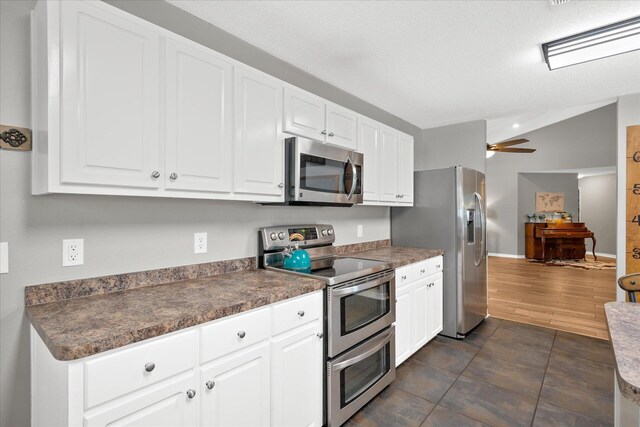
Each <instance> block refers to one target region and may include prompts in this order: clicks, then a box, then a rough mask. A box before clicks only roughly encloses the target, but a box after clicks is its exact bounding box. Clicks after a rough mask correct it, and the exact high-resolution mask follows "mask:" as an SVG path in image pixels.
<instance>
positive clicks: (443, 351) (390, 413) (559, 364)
mask: <svg viewBox="0 0 640 427" xmlns="http://www.w3.org/2000/svg"><path fill="white" fill-rule="evenodd" d="M613 363H614V361H613V352H612V350H611V347H610V345H609V342H608V341H603V340H599V339H595V338H588V337H584V336H580V335H575V334H570V333H566V332H561V331H555V330H553V329H546V328H540V327H537V326H530V325H525V324H522V323H516V322H511V321H508V320H500V319H496V318H488V319H486V320H485V321H484V322H483V323H482V324H481V325H480V326H479V327H478V328H476V329H475V330H474V331H473V332H472V333H471V334H470V335H469V336H468V337H467V338H465V340H464V341H458V340H453V339H449V338H444V337H440V336H438V337H436V338H435V339H433V340H432V341H431V342H430V343H428V344H427V345H426V346H424V347H423V348H422V349H420V350H419V351H418V352H417V353H416V354H414V355H413V356H412V357H411V358H409V359H408V360H407V361H406V362H404V363H403V364H402V365H400V367H399V368H398V371H397V378H396V381H395V382H394V383H393V384H391V385H390V386H389V387H387V388H386V389H385V390H384V391H383V392H382V393H380V394H379V395H378V396H377V397H376V398H375V399H373V400H372V401H371V402H369V404H368V405H366V406H365V407H364V408H362V409H361V410H360V411H359V412H358V413H357V414H355V415H354V416H353V417H352V418H351V419H350V420H349V421H348V422H347V423H346V424H345V425H346V426H349V427H356V426H420V427H425V426H452V427H462V426H535V427H538V426H581V427H582V426H607V425H613V387H614V383H613V376H614V371H613Z"/></svg>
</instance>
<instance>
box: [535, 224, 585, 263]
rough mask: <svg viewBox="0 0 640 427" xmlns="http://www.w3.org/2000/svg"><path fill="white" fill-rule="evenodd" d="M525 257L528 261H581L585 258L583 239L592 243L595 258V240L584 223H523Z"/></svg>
mask: <svg viewBox="0 0 640 427" xmlns="http://www.w3.org/2000/svg"><path fill="white" fill-rule="evenodd" d="M524 226H525V250H524V254H525V257H527V258H529V259H539V260H547V259H581V258H584V257H585V254H586V247H585V244H584V239H591V240H592V241H593V257H594V258H595V259H597V258H596V238H595V236H594V234H593V232H592V231H591V230H589V229H588V228H587V227H586V226H585V225H584V222H564V223H551V222H542V223H535V222H527V223H525V225H524Z"/></svg>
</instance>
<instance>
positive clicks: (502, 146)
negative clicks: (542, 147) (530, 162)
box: [487, 138, 536, 158]
mask: <svg viewBox="0 0 640 427" xmlns="http://www.w3.org/2000/svg"><path fill="white" fill-rule="evenodd" d="M525 142H529V140H528V139H524V138H520V139H512V140H510V141H502V142H497V143H495V144H487V158H489V157H491V156H493V155H494V154H495V153H496V152H500V153H533V152H535V151H536V149H535V148H510V147H512V146H513V145H519V144H524V143H525Z"/></svg>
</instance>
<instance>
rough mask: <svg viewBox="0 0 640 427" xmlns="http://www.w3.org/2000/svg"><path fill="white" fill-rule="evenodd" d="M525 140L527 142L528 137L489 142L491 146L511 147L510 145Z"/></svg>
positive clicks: (521, 142)
mask: <svg viewBox="0 0 640 427" xmlns="http://www.w3.org/2000/svg"><path fill="white" fill-rule="evenodd" d="M525 142H529V140H528V139H524V138H521V139H512V140H511V141H503V142H498V143H495V144H491V145H492V146H493V147H496V148H502V147H511V146H512V145H518V144H524V143H525Z"/></svg>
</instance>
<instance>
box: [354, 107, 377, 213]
mask: <svg viewBox="0 0 640 427" xmlns="http://www.w3.org/2000/svg"><path fill="white" fill-rule="evenodd" d="M358 152H360V153H362V154H363V155H364V172H363V177H362V185H363V188H362V191H363V199H364V201H373V202H377V201H378V200H379V198H380V172H379V171H380V123H378V122H376V121H374V120H370V119H367V118H366V117H362V116H360V117H358Z"/></svg>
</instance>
